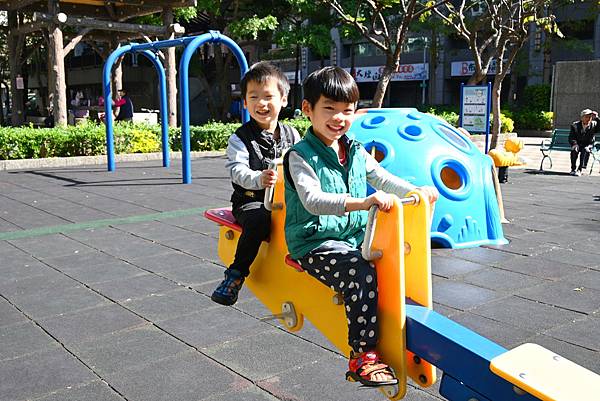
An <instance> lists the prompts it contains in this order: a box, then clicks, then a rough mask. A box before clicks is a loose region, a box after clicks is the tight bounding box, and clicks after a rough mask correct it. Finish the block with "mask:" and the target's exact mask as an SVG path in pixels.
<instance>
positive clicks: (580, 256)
mask: <svg viewBox="0 0 600 401" xmlns="http://www.w3.org/2000/svg"><path fill="white" fill-rule="evenodd" d="M540 257H541V258H543V259H545V260H554V261H559V262H563V263H569V264H572V265H577V266H583V267H600V258H599V257H598V255H597V254H593V253H589V252H585V251H580V250H576V249H568V248H561V247H556V248H554V249H552V250H551V251H550V252H547V253H544V254H542V255H540Z"/></svg>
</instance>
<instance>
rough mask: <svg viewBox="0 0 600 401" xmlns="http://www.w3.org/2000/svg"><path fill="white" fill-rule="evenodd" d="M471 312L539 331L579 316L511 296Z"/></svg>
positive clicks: (579, 316) (579, 315)
mask: <svg viewBox="0 0 600 401" xmlns="http://www.w3.org/2000/svg"><path fill="white" fill-rule="evenodd" d="M471 313H474V314H477V315H481V316H484V317H487V318H489V319H492V320H496V321H500V322H503V323H507V324H511V325H513V326H517V327H520V328H522V329H525V330H529V331H533V332H535V333H539V332H541V331H542V330H546V329H549V328H551V327H554V326H556V325H560V324H564V323H567V322H569V321H572V320H574V319H578V318H581V316H582V315H581V314H579V313H576V312H572V311H569V310H565V309H561V308H555V307H553V306H550V305H545V304H541V303H538V302H534V301H530V300H527V299H523V298H519V297H516V296H511V297H507V298H502V299H499V300H495V301H492V302H490V303H488V304H486V305H482V306H479V307H476V308H474V309H473V310H471Z"/></svg>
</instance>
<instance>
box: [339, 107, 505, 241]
mask: <svg viewBox="0 0 600 401" xmlns="http://www.w3.org/2000/svg"><path fill="white" fill-rule="evenodd" d="M348 136H350V137H353V138H356V140H358V141H360V142H361V143H362V144H363V145H364V146H365V148H366V149H367V151H369V152H370V153H372V154H374V155H375V158H376V159H377V160H378V161H379V162H380V163H381V165H382V166H383V167H384V168H385V169H386V170H388V171H389V172H391V173H392V174H394V175H397V176H400V177H402V178H404V179H405V180H407V181H409V182H411V183H413V184H415V185H417V186H423V185H431V186H435V187H436V188H437V189H438V191H439V192H440V198H439V200H438V201H437V203H436V205H435V212H434V214H433V220H432V225H431V240H432V242H434V243H436V244H438V245H440V246H442V247H446V248H468V247H474V246H479V245H499V244H506V243H508V241H507V240H506V239H505V238H504V234H503V232H502V226H501V224H500V210H499V207H498V201H497V197H496V193H495V190H494V182H493V177H492V169H493V168H494V166H493V163H492V160H491V159H490V158H489V157H488V156H486V155H484V154H482V153H481V152H480V151H479V149H477V147H476V146H475V145H474V144H473V142H471V141H470V140H469V139H468V138H467V137H466V136H465V135H464V134H462V133H461V132H459V131H458V130H456V129H455V128H454V127H452V126H451V125H449V124H448V123H446V122H445V121H443V120H441V119H438V118H436V117H434V116H432V115H429V114H425V113H421V112H419V111H418V110H416V109H412V108H405V109H369V110H367V111H366V112H365V113H361V114H358V115H357V117H356V119H355V120H354V123H353V124H352V127H351V128H350V131H349V132H348Z"/></svg>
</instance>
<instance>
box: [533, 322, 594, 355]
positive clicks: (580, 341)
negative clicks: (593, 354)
mask: <svg viewBox="0 0 600 401" xmlns="http://www.w3.org/2000/svg"><path fill="white" fill-rule="evenodd" d="M598 333H600V319H595V318H593V317H589V316H588V317H585V318H583V319H578V320H575V321H573V322H569V323H567V324H564V325H562V326H559V327H555V328H552V329H549V330H546V331H544V334H545V335H547V336H550V337H553V338H556V339H557V340H562V341H565V342H568V343H570V344H573V345H579V346H581V347H585V348H587V349H590V350H593V351H598V352H600V335H598Z"/></svg>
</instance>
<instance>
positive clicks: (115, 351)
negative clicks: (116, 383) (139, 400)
mask: <svg viewBox="0 0 600 401" xmlns="http://www.w3.org/2000/svg"><path fill="white" fill-rule="evenodd" d="M71 349H72V351H73V353H74V354H76V355H77V356H78V357H79V358H80V359H81V360H82V361H84V362H85V363H86V364H88V365H89V366H91V367H92V368H93V369H94V371H95V372H97V373H99V374H100V375H101V376H102V377H104V376H106V375H108V374H110V373H114V372H118V371H121V370H124V369H128V368H131V367H134V366H137V365H143V364H147V363H149V362H153V361H157V360H160V359H163V358H166V357H169V356H173V355H176V354H180V353H185V352H188V351H189V350H190V347H188V346H187V345H185V344H184V343H182V342H180V341H178V340H176V339H174V338H173V337H171V336H169V335H168V334H166V333H164V332H162V331H160V330H158V329H156V328H155V327H152V326H144V327H139V328H135V329H132V330H127V331H121V332H118V333H114V334H112V335H108V336H103V337H99V338H95V339H93V340H91V341H87V342H84V343H78V344H73V345H71Z"/></svg>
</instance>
